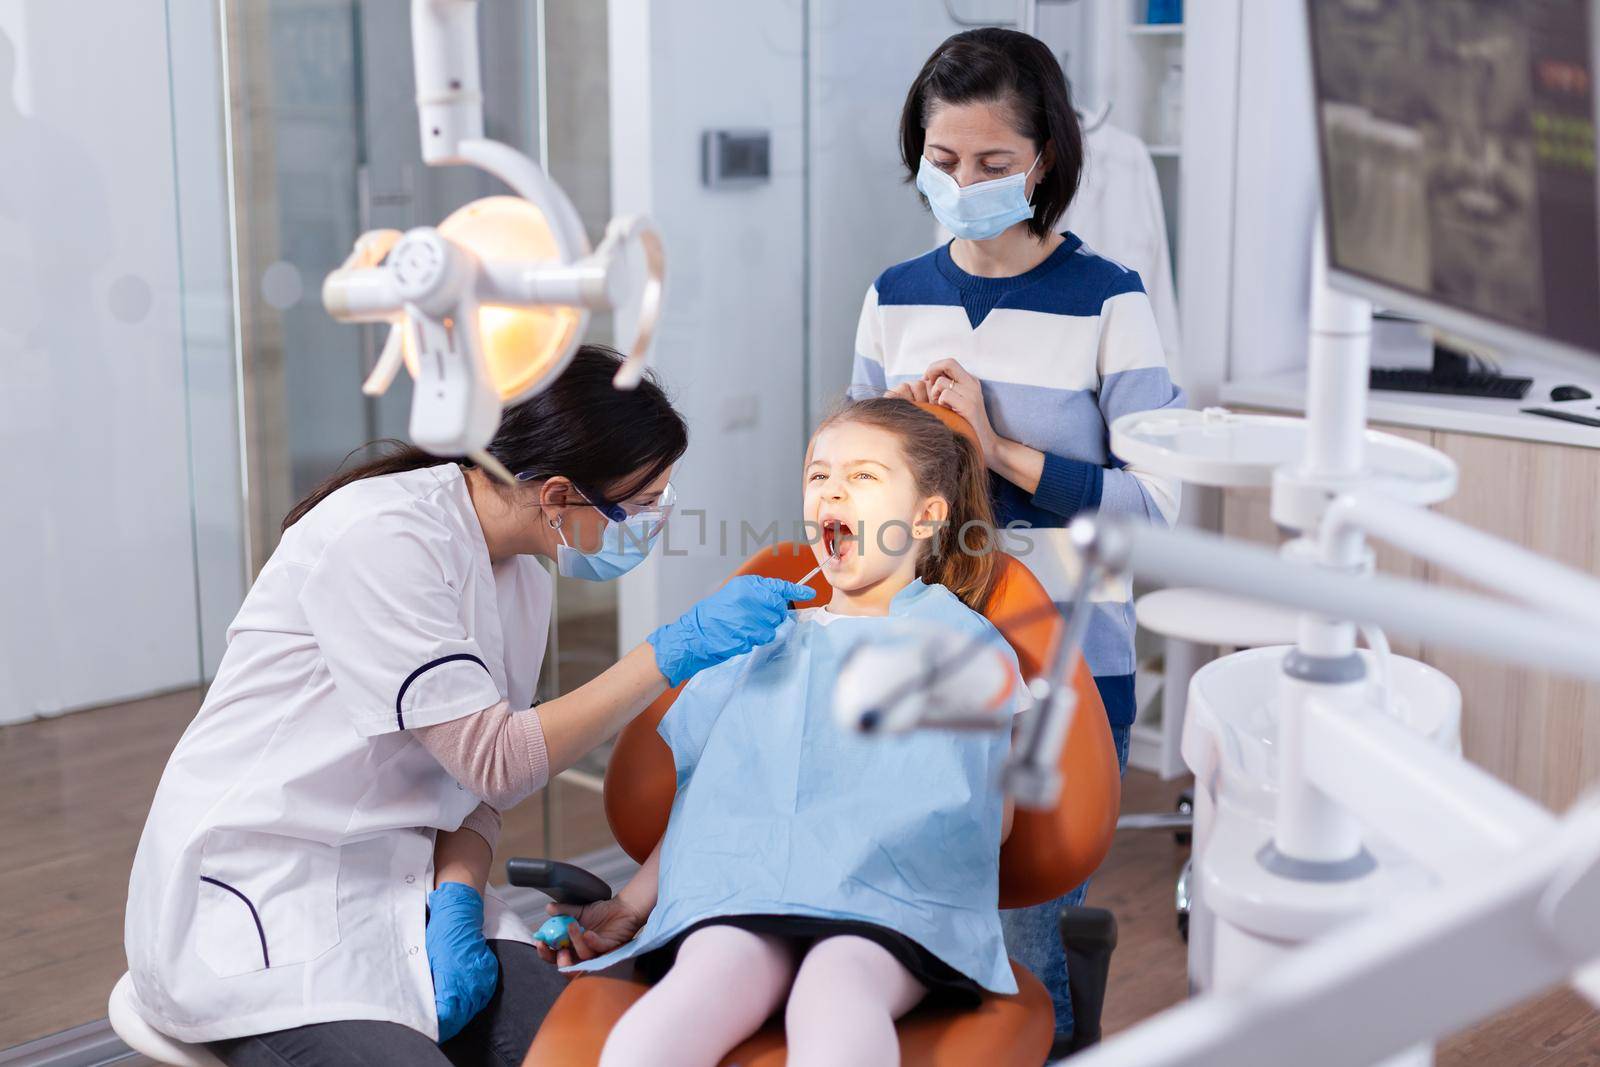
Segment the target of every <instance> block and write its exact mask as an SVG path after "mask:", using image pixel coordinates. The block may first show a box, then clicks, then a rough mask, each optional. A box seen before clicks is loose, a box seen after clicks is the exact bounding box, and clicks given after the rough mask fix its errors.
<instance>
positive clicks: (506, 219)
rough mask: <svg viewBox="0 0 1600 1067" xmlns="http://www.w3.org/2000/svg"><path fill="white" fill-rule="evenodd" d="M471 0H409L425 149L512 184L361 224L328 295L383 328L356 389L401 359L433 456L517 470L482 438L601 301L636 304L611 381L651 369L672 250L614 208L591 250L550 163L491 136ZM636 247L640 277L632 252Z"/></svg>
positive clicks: (385, 381)
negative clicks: (504, 192) (419, 213)
mask: <svg viewBox="0 0 1600 1067" xmlns="http://www.w3.org/2000/svg"><path fill="white" fill-rule="evenodd" d="M477 18H478V4H477V0H412V5H411V36H412V48H413V56H414V60H415V64H416V80H417V108H418V112H419V118H420V125H421V134H422V158H423V161H424V162H426V163H428V164H429V165H430V166H449V165H465V166H474V167H478V168H480V169H482V170H485V171H487V172H488V173H490V174H492V175H494V176H495V177H496V178H499V179H500V180H501V181H503V182H505V184H506V185H508V186H510V187H511V190H512V191H513V192H514V193H515V194H516V195H514V196H490V197H486V198H484V199H481V200H477V201H474V202H472V203H470V204H467V205H466V206H464V207H462V208H460V209H459V210H457V211H455V212H454V213H452V214H451V215H450V216H449V217H448V218H446V219H445V220H444V221H443V222H441V223H440V224H439V225H438V226H418V227H416V228H415V229H412V230H409V231H407V232H406V233H404V234H402V233H400V232H399V231H398V230H373V231H370V232H368V233H364V234H362V235H361V236H360V237H359V238H358V239H357V240H356V243H355V248H354V250H353V251H352V252H351V254H350V256H349V258H348V259H347V260H346V261H345V262H344V264H343V265H341V266H340V267H339V269H338V270H335V271H334V272H333V273H332V274H330V275H328V278H327V280H326V281H325V282H324V283H323V286H322V302H323V306H324V307H326V308H327V310H328V313H329V314H330V315H332V316H333V317H334V318H335V319H338V320H339V321H340V322H352V323H389V324H390V329H389V335H388V338H387V340H386V341H385V343H384V346H383V351H382V354H381V355H380V356H379V358H378V361H377V363H376V365H375V366H374V367H373V369H372V372H371V374H370V375H369V376H368V378H367V380H366V382H365V384H364V385H363V386H362V392H364V393H365V394H367V395H368V396H378V395H380V394H382V393H383V392H385V391H386V390H387V389H388V388H389V386H390V384H391V383H392V382H393V381H394V378H395V375H396V374H397V373H399V370H400V367H401V366H402V364H403V365H404V366H405V367H406V369H407V370H408V371H409V372H410V374H411V376H412V378H413V379H414V380H415V383H416V386H415V391H414V393H413V395H412V402H411V425H410V434H411V438H412V440H413V441H415V442H416V444H417V445H418V446H419V447H421V448H424V449H426V450H427V451H429V452H432V453H434V454H435V455H439V456H465V457H467V458H469V459H471V460H472V461H473V462H475V463H477V464H478V465H479V466H480V467H482V468H483V469H485V470H487V471H488V472H490V473H491V474H493V475H495V476H496V477H498V478H500V479H502V480H504V481H507V482H509V481H511V472H509V471H507V470H506V469H505V468H504V467H503V466H502V465H501V464H500V463H499V462H498V461H497V460H495V459H494V458H493V457H492V456H490V455H489V454H488V453H487V452H486V451H484V449H485V447H486V446H487V445H488V443H489V441H490V440H491V439H492V438H493V437H494V434H495V430H496V429H497V428H498V427H499V425H500V413H501V410H502V408H503V407H504V406H506V405H510V404H514V403H516V402H518V401H520V400H524V399H526V398H527V397H530V396H533V395H534V394H536V393H538V392H540V391H541V390H543V389H545V388H546V387H548V386H549V385H550V383H551V382H553V381H554V380H555V379H556V377H557V376H558V375H559V374H560V373H561V372H562V371H563V370H564V369H565V368H566V366H567V364H568V363H569V362H570V361H571V359H572V354H573V352H574V351H575V350H576V349H577V347H578V344H579V342H580V341H581V340H582V338H583V334H584V331H585V329H586V328H587V326H588V324H589V316H590V313H591V312H593V311H599V310H607V309H625V308H632V309H634V310H635V311H636V315H637V333H636V335H635V338H634V342H633V344H632V346H631V347H630V349H629V351H628V356H627V359H626V360H625V362H624V363H623V365H622V367H621V368H620V370H619V371H618V372H617V376H616V386H617V388H619V389H631V388H633V387H635V386H637V385H638V384H639V382H640V380H641V379H642V378H643V376H644V372H645V368H646V364H647V359H648V355H649V351H650V342H651V338H652V335H653V334H654V332H655V328H656V325H657V323H658V321H659V319H660V314H661V292H662V280H663V271H664V256H663V253H662V247H661V238H660V236H659V234H658V233H657V231H656V229H655V227H654V225H653V224H652V223H651V222H650V221H649V220H648V219H645V218H642V217H640V216H633V215H628V216H619V217H617V218H615V219H613V220H612V221H611V224H610V226H608V227H607V229H606V233H605V237H604V239H603V240H601V242H600V246H599V247H598V248H596V249H594V250H593V251H591V250H590V246H589V241H588V238H587V237H586V236H585V234H584V231H583V227H582V224H581V223H580V221H579V219H578V214H577V212H576V211H575V210H574V209H573V206H572V202H571V201H570V200H568V199H567V197H566V194H564V193H563V192H562V191H561V189H560V187H559V186H557V185H556V184H555V183H554V182H553V181H551V180H550V178H549V176H548V175H547V174H546V173H545V171H544V169H543V168H542V167H541V166H539V164H537V163H535V162H534V161H533V160H531V159H529V158H528V157H527V156H525V155H523V154H522V153H520V152H518V151H517V150H516V149H514V148H511V147H509V146H507V145H504V144H500V143H498V142H496V141H492V140H488V139H486V138H485V137H484V135H483V95H482V92H481V89H480V82H479V73H478V43H477ZM635 248H636V249H637V251H638V254H639V256H640V257H642V263H643V268H644V269H643V273H642V276H641V275H640V274H639V273H638V272H637V271H636V270H633V269H630V268H631V267H632V264H631V263H630V260H632V258H633V257H632V256H630V255H628V254H627V253H628V252H629V251H630V249H635Z"/></svg>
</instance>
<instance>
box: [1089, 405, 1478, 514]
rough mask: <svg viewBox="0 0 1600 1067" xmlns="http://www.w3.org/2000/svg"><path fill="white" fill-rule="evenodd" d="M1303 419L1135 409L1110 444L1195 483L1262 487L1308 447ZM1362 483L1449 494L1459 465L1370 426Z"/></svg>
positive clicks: (1133, 461)
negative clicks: (1279, 469)
mask: <svg viewBox="0 0 1600 1067" xmlns="http://www.w3.org/2000/svg"><path fill="white" fill-rule="evenodd" d="M1305 443H1306V420H1305V419H1302V418H1291V417H1289V416H1286V415H1255V414H1240V413H1238V412H1233V411H1229V410H1227V409H1226V408H1206V409H1205V410H1204V411H1189V410H1185V409H1177V410H1164V411H1136V412H1132V413H1130V414H1127V415H1124V416H1122V417H1121V418H1119V419H1117V420H1116V422H1114V423H1112V424H1111V451H1112V452H1113V453H1114V454H1115V455H1116V456H1117V458H1118V459H1120V460H1122V461H1123V462H1124V463H1127V464H1129V465H1131V466H1135V467H1142V468H1144V469H1145V470H1150V471H1154V472H1156V473H1158V474H1165V475H1169V476H1171V477H1175V478H1180V479H1182V480H1183V481H1185V482H1188V483H1189V484H1191V485H1210V486H1218V487H1221V488H1230V489H1231V488H1251V487H1256V488H1262V487H1270V486H1271V485H1272V474H1273V472H1274V471H1276V470H1277V469H1278V468H1280V467H1283V466H1286V465H1289V464H1293V463H1298V462H1299V460H1300V457H1301V455H1302V454H1304V452H1305ZM1361 481H1362V483H1363V485H1365V486H1367V487H1369V488H1371V489H1373V490H1375V491H1377V492H1380V493H1382V494H1384V495H1385V496H1388V497H1392V498H1393V499H1396V500H1403V501H1405V502H1407V503H1410V504H1416V505H1418V506H1426V505H1429V504H1437V503H1438V502H1439V501H1441V500H1448V499H1449V498H1450V496H1451V495H1452V494H1453V493H1454V492H1455V490H1456V465H1455V463H1454V461H1452V460H1451V459H1450V458H1449V457H1448V456H1446V455H1444V453H1442V452H1439V451H1437V450H1436V449H1433V448H1429V447H1428V446H1427V445H1424V444H1419V443H1417V442H1416V441H1412V440H1409V439H1407V438H1404V437H1397V436H1395V435H1394V434H1389V433H1383V432H1381V431H1378V430H1368V431H1366V470H1365V472H1364V473H1363V475H1362V478H1361Z"/></svg>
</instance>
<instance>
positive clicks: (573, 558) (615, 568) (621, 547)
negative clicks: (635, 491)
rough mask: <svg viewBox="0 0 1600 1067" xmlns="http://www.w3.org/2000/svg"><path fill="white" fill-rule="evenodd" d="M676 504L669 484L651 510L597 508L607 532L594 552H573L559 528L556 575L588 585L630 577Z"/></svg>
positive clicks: (565, 534)
mask: <svg viewBox="0 0 1600 1067" xmlns="http://www.w3.org/2000/svg"><path fill="white" fill-rule="evenodd" d="M676 500H677V494H676V493H674V492H673V490H672V486H671V485H670V484H668V485H667V487H666V488H665V489H663V490H662V491H661V498H660V499H659V500H657V501H656V502H655V503H654V504H651V505H650V506H649V507H643V508H636V509H635V508H631V507H630V506H629V505H625V504H596V505H594V507H595V509H596V510H597V511H599V512H600V514H602V515H604V516H605V517H606V528H605V530H604V531H603V532H602V533H601V535H600V547H599V548H597V549H595V550H594V551H593V552H585V551H583V550H582V549H579V548H574V547H573V546H572V545H571V544H569V543H568V542H567V533H566V531H565V530H563V529H562V528H561V526H560V525H557V526H556V535H557V536H558V537H560V538H561V543H560V544H559V545H557V546H556V573H558V574H560V575H562V576H563V577H566V578H581V579H583V580H584V581H586V582H609V581H612V580H613V579H616V578H620V577H622V576H623V575H624V574H627V573H628V572H629V571H631V570H633V568H635V567H637V566H638V565H639V564H641V563H643V562H644V561H645V557H647V556H649V555H650V550H651V549H652V548H654V547H655V543H656V538H657V537H658V536H660V534H661V528H662V526H663V525H665V523H666V521H667V516H668V515H669V514H670V513H671V512H672V505H673V504H674V503H675V502H676Z"/></svg>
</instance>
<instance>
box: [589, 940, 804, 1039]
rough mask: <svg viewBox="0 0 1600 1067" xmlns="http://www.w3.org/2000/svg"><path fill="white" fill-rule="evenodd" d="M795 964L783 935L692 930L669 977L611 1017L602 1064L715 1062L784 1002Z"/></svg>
mask: <svg viewBox="0 0 1600 1067" xmlns="http://www.w3.org/2000/svg"><path fill="white" fill-rule="evenodd" d="M794 964H795V961H794V950H793V949H792V948H791V947H790V945H789V942H787V941H785V940H784V939H783V938H779V937H771V936H768V935H766V934H754V933H751V932H750V931H749V930H741V929H739V928H738V927H736V926H707V927H703V928H702V929H699V930H696V931H695V932H694V933H692V934H690V935H689V936H688V937H686V938H685V939H684V941H683V944H682V945H681V946H680V947H679V949H678V958H677V960H676V962H674V963H673V965H672V969H671V970H670V971H668V972H667V976H666V977H665V978H663V979H661V981H659V982H657V983H656V984H655V986H653V987H652V988H651V990H650V992H648V993H646V994H645V995H644V996H642V997H640V998H639V1001H638V1002H637V1003H636V1004H634V1006H633V1007H631V1008H629V1009H628V1011H627V1012H626V1013H625V1014H624V1015H623V1016H622V1018H621V1019H619V1020H618V1021H617V1025H616V1026H615V1027H614V1028H613V1029H612V1031H611V1036H610V1037H608V1038H607V1039H606V1047H605V1049H604V1051H602V1052H601V1054H600V1067H635V1065H637V1064H648V1065H650V1067H715V1065H716V1064H717V1063H718V1062H719V1061H720V1060H721V1059H722V1057H723V1056H725V1055H727V1054H728V1051H729V1050H730V1049H732V1048H733V1047H734V1046H735V1045H737V1044H738V1043H739V1042H741V1041H743V1040H744V1039H745V1038H747V1037H749V1036H750V1035H751V1034H753V1033H755V1032H756V1031H757V1030H759V1029H760V1028H761V1024H762V1023H764V1022H766V1021H767V1017H768V1016H770V1015H771V1014H772V1012H773V1010H774V1009H775V1008H776V1007H777V1006H778V1005H779V1004H781V1003H783V995H784V993H786V992H788V990H789V983H790V982H792V981H793V980H794Z"/></svg>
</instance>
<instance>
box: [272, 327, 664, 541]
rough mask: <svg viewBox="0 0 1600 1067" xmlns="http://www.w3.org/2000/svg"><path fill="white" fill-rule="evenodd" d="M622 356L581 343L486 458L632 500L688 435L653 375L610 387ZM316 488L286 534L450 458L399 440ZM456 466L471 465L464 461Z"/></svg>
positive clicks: (288, 519)
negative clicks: (321, 510)
mask: <svg viewBox="0 0 1600 1067" xmlns="http://www.w3.org/2000/svg"><path fill="white" fill-rule="evenodd" d="M620 366H622V356H621V355H619V354H618V353H617V352H616V351H614V350H612V349H610V348H607V347H605V346H604V345H581V346H579V348H578V351H577V352H576V353H574V354H573V357H572V362H571V363H570V364H568V365H567V369H566V370H564V371H562V372H561V376H560V377H558V378H557V379H556V380H555V381H554V382H553V383H551V385H550V387H549V388H548V389H546V390H545V391H544V392H542V393H539V394H538V395H536V396H531V397H529V398H528V399H527V400H524V401H522V402H521V403H518V404H514V405H512V406H511V407H509V408H506V410H505V412H504V414H503V415H502V416H501V418H500V428H499V429H498V430H496V431H495V435H494V440H492V441H490V442H489V447H488V452H489V454H490V455H491V456H493V457H494V458H495V459H497V460H499V461H500V462H501V463H503V464H505V466H506V469H508V470H510V471H511V472H512V473H513V474H526V475H527V476H528V477H529V478H530V479H531V480H534V481H542V480H544V479H546V478H550V477H554V476H555V475H561V476H563V477H565V478H566V479H567V480H568V481H570V482H572V483H573V484H574V485H576V486H578V487H579V488H580V491H584V492H588V493H594V494H598V495H600V496H602V497H603V499H601V500H595V501H593V503H596V504H615V503H621V502H622V501H624V500H627V499H628V498H629V497H632V496H635V495H637V494H638V493H639V492H640V491H641V490H643V489H644V488H645V487H646V486H648V485H649V484H650V483H651V482H653V481H655V480H656V478H657V477H659V476H660V475H661V473H662V472H663V471H666V470H668V469H669V468H671V466H672V465H673V464H674V463H676V462H678V460H679V458H681V457H682V456H683V453H684V450H685V449H686V448H687V447H688V446H689V430H688V427H687V426H685V425H684V422H683V416H681V415H679V414H678V412H677V411H676V410H675V409H674V408H673V406H672V403H671V401H669V400H668V399H667V394H666V393H664V392H663V391H662V389H661V386H660V385H658V384H657V383H656V381H655V380H654V378H653V377H651V376H646V377H645V379H644V381H642V382H640V383H639V385H638V387H637V388H635V389H618V388H617V387H616V386H614V385H612V384H611V380H612V379H613V378H615V377H616V374H617V368H618V367H620ZM379 446H380V447H383V448H386V451H385V452H384V453H383V454H381V455H379V456H378V457H377V458H375V459H371V460H368V461H367V462H365V463H362V464H359V465H357V466H355V467H352V468H350V469H349V470H343V471H339V472H337V473H335V474H334V475H333V476H332V477H330V478H328V479H327V480H326V481H324V482H323V483H322V484H320V485H318V486H317V487H316V488H315V489H313V490H311V492H310V493H308V494H306V497H305V499H304V500H302V501H300V503H298V504H296V505H295V506H294V507H293V508H291V509H290V510H289V514H288V515H286V516H285V517H284V520H283V529H285V530H287V529H288V528H289V527H291V526H293V525H294V524H295V523H296V522H298V521H300V520H301V519H302V518H304V517H305V515H306V513H307V512H309V511H310V510H311V509H312V508H314V507H316V506H317V504H318V503H320V502H321V501H322V499H323V498H324V497H326V496H327V495H328V494H329V493H332V492H333V491H334V490H336V489H340V488H342V487H344V486H346V485H349V484H350V483H351V482H356V481H360V480H361V479H363V478H374V477H377V476H379V475H383V474H399V473H400V472H402V471H411V470H419V469H421V468H423V467H432V466H435V465H437V464H440V463H448V462H451V460H450V459H448V458H444V457H440V456H435V455H433V454H432V453H430V452H424V451H423V450H422V449H420V448H417V447H416V446H414V445H408V444H405V443H403V442H399V441H392V442H379ZM455 462H458V463H461V465H462V466H471V464H470V463H468V462H466V461H465V460H462V459H459V458H458V459H456V460H455Z"/></svg>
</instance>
